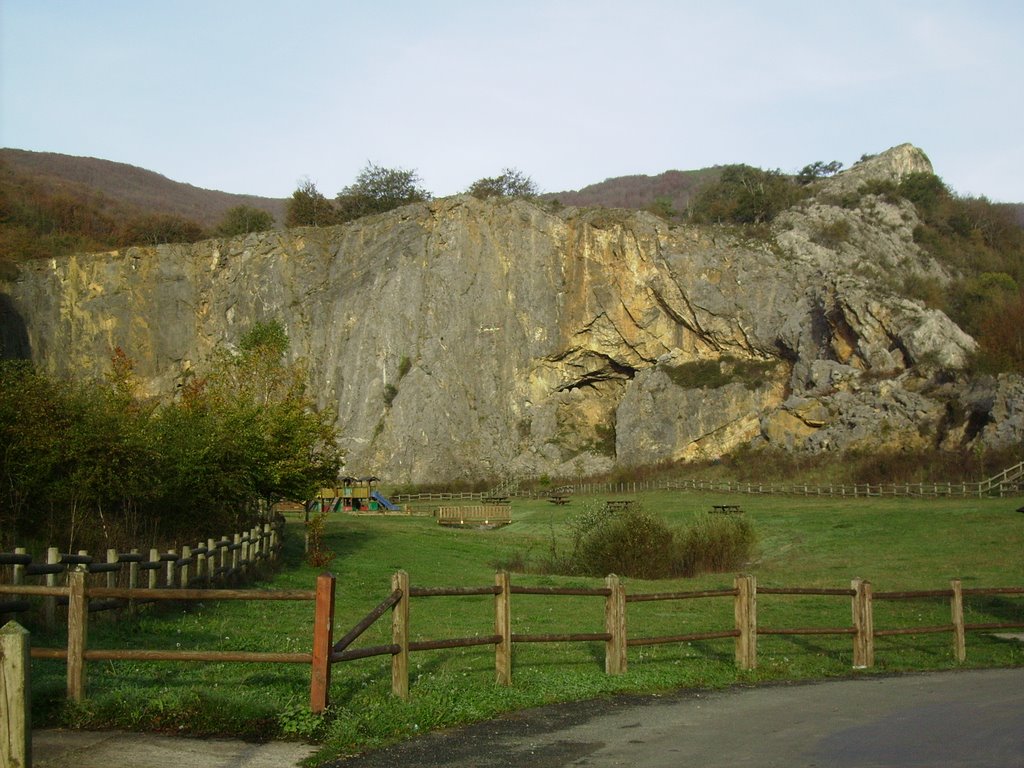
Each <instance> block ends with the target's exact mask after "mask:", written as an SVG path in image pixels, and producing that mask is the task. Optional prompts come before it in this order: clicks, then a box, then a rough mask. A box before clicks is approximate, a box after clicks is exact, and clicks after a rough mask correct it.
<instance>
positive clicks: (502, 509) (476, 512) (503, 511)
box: [435, 504, 512, 525]
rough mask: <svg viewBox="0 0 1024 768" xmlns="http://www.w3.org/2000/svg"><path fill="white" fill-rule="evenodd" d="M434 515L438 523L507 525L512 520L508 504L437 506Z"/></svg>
mask: <svg viewBox="0 0 1024 768" xmlns="http://www.w3.org/2000/svg"><path fill="white" fill-rule="evenodd" d="M435 517H437V522H438V523H439V524H440V525H479V524H483V525H507V524H508V523H511V522H512V507H511V506H509V505H508V504H478V505H475V506H466V507H438V509H437V513H436V514H435Z"/></svg>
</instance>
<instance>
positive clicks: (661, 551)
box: [544, 505, 755, 579]
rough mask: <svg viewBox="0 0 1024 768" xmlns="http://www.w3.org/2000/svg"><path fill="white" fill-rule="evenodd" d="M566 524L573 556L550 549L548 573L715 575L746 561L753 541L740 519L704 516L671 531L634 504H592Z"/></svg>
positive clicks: (748, 526)
mask: <svg viewBox="0 0 1024 768" xmlns="http://www.w3.org/2000/svg"><path fill="white" fill-rule="evenodd" d="M569 526H570V531H571V535H572V542H573V548H572V554H571V555H570V556H568V557H563V556H559V554H558V553H557V551H555V549H554V547H553V548H552V552H551V556H550V557H549V558H547V559H546V561H545V562H544V567H545V570H547V571H548V572H554V573H563V574H574V575H584V576H607V575H608V574H610V573H614V574H616V575H618V576H628V577H631V578H637V579H667V578H672V577H677V576H695V575H697V574H699V573H707V572H712V573H718V572H721V571H728V570H730V569H732V568H736V567H738V566H740V565H742V564H743V563H744V562H746V561H747V560H749V559H750V557H751V554H752V553H753V549H754V543H755V536H754V529H753V526H751V524H750V523H749V522H747V520H745V519H743V518H739V517H721V516H713V515H702V516H701V517H700V518H698V519H697V520H696V521H695V522H694V523H693V524H692V525H690V526H689V527H687V528H685V529H682V530H673V529H671V528H669V526H668V525H667V524H666V523H665V521H664V520H662V519H660V518H658V517H656V516H655V515H653V514H651V513H649V512H647V511H645V510H643V509H642V508H638V507H636V506H633V507H631V508H629V509H623V510H619V509H611V508H609V507H607V506H594V505H591V506H589V507H587V508H585V509H584V511H583V512H581V513H580V514H579V515H576V516H575V517H573V518H572V519H571V520H570V521H569Z"/></svg>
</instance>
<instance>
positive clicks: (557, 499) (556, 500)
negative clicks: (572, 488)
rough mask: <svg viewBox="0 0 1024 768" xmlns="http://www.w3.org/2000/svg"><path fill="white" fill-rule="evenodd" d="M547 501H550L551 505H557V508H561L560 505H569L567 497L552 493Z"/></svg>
mask: <svg viewBox="0 0 1024 768" xmlns="http://www.w3.org/2000/svg"><path fill="white" fill-rule="evenodd" d="M548 501H550V502H551V503H552V504H557V505H558V506H561V505H562V504H568V503H569V497H568V496H566V495H564V494H561V493H553V494H551V495H550V496H548Z"/></svg>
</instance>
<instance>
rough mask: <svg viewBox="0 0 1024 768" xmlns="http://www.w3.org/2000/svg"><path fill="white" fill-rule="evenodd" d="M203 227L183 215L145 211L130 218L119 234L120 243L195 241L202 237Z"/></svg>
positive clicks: (163, 243)
mask: <svg viewBox="0 0 1024 768" xmlns="http://www.w3.org/2000/svg"><path fill="white" fill-rule="evenodd" d="M203 235H204V233H203V228H202V227H201V226H199V225H198V224H197V223H196V222H194V221H192V220H190V219H186V218H184V217H183V216H175V215H173V214H167V213H147V214H143V215H141V216H136V217H135V218H133V219H130V220H129V221H128V222H127V223H126V224H125V226H124V227H123V229H122V230H121V234H120V238H119V241H120V244H121V245H165V244H167V243H195V242H197V241H199V240H202V239H203Z"/></svg>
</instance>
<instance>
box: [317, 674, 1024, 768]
mask: <svg viewBox="0 0 1024 768" xmlns="http://www.w3.org/2000/svg"><path fill="white" fill-rule="evenodd" d="M396 765H409V766H417V768H469V767H472V768H518V767H519V766H529V767H530V768H567V767H568V766H587V767H588V768H612V766H635V767H636V768H680V766H701V768H743V767H744V766H750V767H754V766H756V767H757V768H773V767H774V766H778V767H779V768H811V767H815V768H825V767H826V766H827V767H828V768H889V767H890V766H892V767H895V766H900V768H925V767H927V768H968V767H969V768H1024V669H1015V670H983V671H965V672H946V673H935V674H923V675H912V676H906V677H887V678H879V677H864V678H861V679H857V680H840V681H830V682H823V683H813V684H802V685H777V686H767V687H759V688H750V689H731V690H729V691H722V692H713V693H700V694H696V693H688V694H674V695H671V696H664V697H658V698H651V697H635V698H631V699H611V700H608V701H605V702H588V703H586V704H581V705H577V706H575V707H573V706H557V707H545V708H542V709H537V710H530V711H527V712H523V713H517V714H516V715H512V716H509V717H507V718H503V719H501V720H497V721H493V722H490V723H481V724H480V725H476V726H471V727H469V728H462V729H457V730H453V731H451V732H448V733H442V734H431V735H427V736H424V737H423V738H420V739H417V740H416V741H412V742H408V743H406V744H402V745H398V746H396V747H394V748H392V749H389V750H384V751H382V752H377V753H373V754H370V755H365V756H363V757H359V758H355V759H351V760H347V761H342V762H339V763H337V764H336V766H337V768H385V767H387V768H391V766H396Z"/></svg>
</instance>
